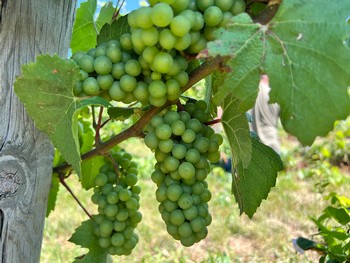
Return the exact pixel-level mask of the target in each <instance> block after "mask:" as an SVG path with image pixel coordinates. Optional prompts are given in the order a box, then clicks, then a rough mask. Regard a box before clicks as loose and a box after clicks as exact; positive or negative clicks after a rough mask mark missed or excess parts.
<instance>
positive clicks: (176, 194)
mask: <svg viewBox="0 0 350 263" xmlns="http://www.w3.org/2000/svg"><path fill="white" fill-rule="evenodd" d="M181 195H182V188H181V186H179V185H176V184H173V185H170V186H169V187H168V188H167V197H168V199H169V200H170V201H173V202H176V201H177V200H178V199H179V198H180V196H181Z"/></svg>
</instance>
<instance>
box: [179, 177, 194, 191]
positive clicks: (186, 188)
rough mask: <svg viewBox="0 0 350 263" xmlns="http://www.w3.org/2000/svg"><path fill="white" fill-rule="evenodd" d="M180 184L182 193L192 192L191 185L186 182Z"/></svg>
mask: <svg viewBox="0 0 350 263" xmlns="http://www.w3.org/2000/svg"><path fill="white" fill-rule="evenodd" d="M183 181H184V179H183V180H182V182H183ZM181 186H182V190H183V191H184V193H188V194H192V187H191V186H188V185H186V184H181Z"/></svg>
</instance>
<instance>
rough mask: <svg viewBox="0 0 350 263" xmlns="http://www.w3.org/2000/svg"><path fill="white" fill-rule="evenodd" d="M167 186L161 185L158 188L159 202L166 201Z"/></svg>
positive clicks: (157, 197) (157, 196)
mask: <svg viewBox="0 0 350 263" xmlns="http://www.w3.org/2000/svg"><path fill="white" fill-rule="evenodd" d="M166 192H167V188H166V187H165V186H161V187H159V188H158V189H157V190H156V199H157V201H158V202H159V203H161V202H164V201H165V200H166V199H167V198H168V197H167V194H166Z"/></svg>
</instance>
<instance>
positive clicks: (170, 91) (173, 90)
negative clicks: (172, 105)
mask: <svg viewBox="0 0 350 263" xmlns="http://www.w3.org/2000/svg"><path fill="white" fill-rule="evenodd" d="M165 85H166V93H167V97H168V99H169V100H170V101H174V100H177V99H178V98H179V97H180V95H181V88H180V84H179V82H178V81H177V80H175V79H170V80H168V81H167V82H166V83H165Z"/></svg>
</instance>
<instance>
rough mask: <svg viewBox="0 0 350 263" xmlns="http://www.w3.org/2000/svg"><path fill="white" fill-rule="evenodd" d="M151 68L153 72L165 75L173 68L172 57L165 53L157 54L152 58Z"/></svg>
mask: <svg viewBox="0 0 350 263" xmlns="http://www.w3.org/2000/svg"><path fill="white" fill-rule="evenodd" d="M152 64H153V67H154V69H155V71H157V72H160V73H167V72H168V71H169V70H170V69H171V67H172V66H173V57H172V56H171V55H170V54H169V53H166V52H159V53H158V54H156V55H155V56H154V59H153V63H152Z"/></svg>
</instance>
